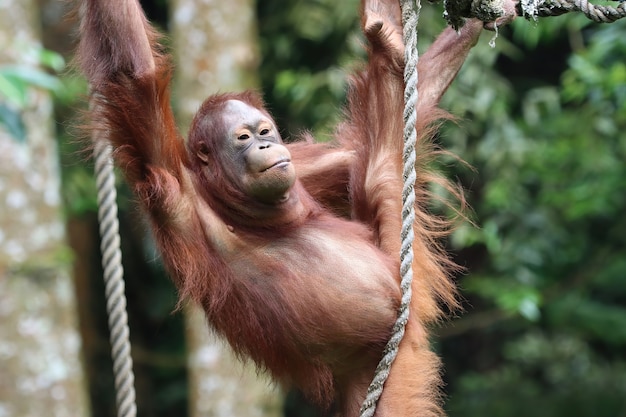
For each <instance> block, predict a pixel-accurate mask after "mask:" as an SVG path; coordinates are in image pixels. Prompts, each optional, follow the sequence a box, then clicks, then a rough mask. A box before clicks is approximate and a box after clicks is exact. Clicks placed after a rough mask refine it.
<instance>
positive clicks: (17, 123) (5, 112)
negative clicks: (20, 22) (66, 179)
mask: <svg viewBox="0 0 626 417" xmlns="http://www.w3.org/2000/svg"><path fill="white" fill-rule="evenodd" d="M24 54H25V60H27V61H28V60H31V61H34V62H35V65H26V64H23V65H4V66H0V124H2V125H4V127H5V128H6V129H7V130H8V132H9V133H10V134H11V136H13V137H14V138H15V139H17V140H19V141H24V140H26V130H25V127H24V123H23V121H22V117H21V112H22V110H23V109H24V108H25V107H27V106H28V105H29V104H30V102H31V98H30V96H29V92H30V89H31V88H41V89H44V90H48V91H51V92H53V93H54V92H58V91H61V90H62V83H61V82H60V81H59V79H58V78H57V77H56V76H55V75H51V74H49V73H48V72H47V71H46V70H45V69H42V68H47V69H50V70H52V71H56V72H58V71H61V70H62V69H63V67H64V66H65V61H64V60H63V58H62V57H61V56H60V55H58V54H56V53H54V52H52V51H48V50H45V49H38V48H33V49H29V50H27V51H25V53H24Z"/></svg>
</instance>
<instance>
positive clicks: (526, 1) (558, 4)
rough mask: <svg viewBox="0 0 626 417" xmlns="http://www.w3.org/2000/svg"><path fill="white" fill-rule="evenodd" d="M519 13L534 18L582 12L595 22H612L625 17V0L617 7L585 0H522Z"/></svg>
mask: <svg viewBox="0 0 626 417" xmlns="http://www.w3.org/2000/svg"><path fill="white" fill-rule="evenodd" d="M518 9H519V10H518V13H519V14H520V15H523V16H526V17H529V18H532V19H536V18H537V17H547V16H560V15H562V14H564V13H569V12H582V13H584V14H585V16H586V17H587V18H588V19H590V20H593V21H594V22H597V23H613V22H615V21H616V20H618V19H621V18H623V17H626V2H620V3H619V4H618V5H617V7H611V6H602V5H594V4H591V3H589V2H588V1H587V0H522V1H521V2H520V3H519V4H518Z"/></svg>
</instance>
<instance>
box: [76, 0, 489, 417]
mask: <svg viewBox="0 0 626 417" xmlns="http://www.w3.org/2000/svg"><path fill="white" fill-rule="evenodd" d="M120 3H121V4H120ZM83 4H84V6H83V9H81V15H82V24H81V38H80V44H79V48H78V58H77V62H78V64H79V66H80V67H81V69H82V70H83V72H84V73H85V74H86V76H87V77H88V79H89V81H90V83H91V87H92V94H91V99H92V107H91V108H92V111H91V118H92V125H91V128H92V130H94V131H96V132H98V133H100V134H98V135H96V137H99V138H100V137H103V136H104V138H106V139H108V140H109V141H110V142H111V143H112V145H113V147H114V148H115V153H114V156H115V159H116V163H117V164H118V166H120V168H121V169H122V170H123V172H124V173H125V175H126V179H127V180H128V182H129V183H130V184H131V186H132V187H133V189H134V191H135V193H136V195H137V197H138V198H139V200H140V202H141V203H142V205H143V207H144V209H145V211H146V214H147V215H148V217H149V218H150V221H151V225H152V229H153V232H154V236H155V240H156V243H157V246H158V248H159V250H160V252H161V254H162V257H163V261H164V263H165V265H166V267H167V269H168V271H169V273H170V275H171V276H172V279H173V280H174V282H175V283H176V285H177V286H178V288H179V291H180V294H181V299H189V300H192V301H194V302H197V303H199V304H200V305H201V306H202V307H203V308H204V310H205V312H206V315H207V318H208V320H209V323H210V324H211V326H212V328H213V329H214V330H215V331H216V332H217V333H218V334H220V335H221V336H223V337H224V338H225V339H226V340H227V341H228V342H229V344H230V345H231V346H232V348H233V349H234V351H235V352H236V353H237V354H239V355H240V356H241V357H242V358H243V359H247V358H249V359H251V360H252V361H254V362H255V363H256V365H257V366H258V367H259V368H261V369H264V370H267V371H269V372H270V373H271V374H272V375H273V376H274V378H275V379H276V380H277V381H279V382H282V383H284V384H293V385H295V386H296V387H298V388H299V389H301V390H302V391H303V392H304V393H305V394H306V395H308V396H309V397H310V398H311V399H313V400H314V401H316V402H317V403H318V404H320V405H321V406H323V407H329V406H330V404H331V403H333V402H335V403H336V407H337V408H338V410H339V411H340V413H341V415H342V416H344V417H354V416H356V415H358V409H359V407H360V404H361V402H362V401H363V399H364V397H365V392H366V389H367V386H368V384H369V382H370V381H371V379H372V376H373V372H374V368H375V366H376V364H377V362H378V361H379V359H380V357H381V356H382V350H383V347H384V345H385V343H386V341H387V340H388V338H389V336H390V332H391V326H392V324H393V322H394V320H395V316H396V311H397V308H398V306H399V302H400V292H399V288H398V282H399V279H400V277H399V259H398V256H399V245H400V224H401V219H400V208H401V201H400V198H401V193H400V190H401V188H402V174H401V153H402V128H403V121H402V109H403V89H404V82H403V76H402V71H403V57H402V55H403V46H402V44H401V36H400V32H401V25H400V17H399V16H400V12H399V8H398V4H397V1H396V0H384V1H383V0H381V1H376V0H364V1H363V4H362V10H361V13H362V20H361V21H362V26H363V30H364V33H365V34H366V37H367V39H368V40H369V43H370V50H369V60H368V63H367V65H366V67H365V68H364V70H363V71H361V72H359V73H357V74H355V75H354V77H353V80H352V82H351V90H350V94H349V102H348V107H347V109H346V115H345V119H344V122H343V123H342V124H341V125H340V126H339V127H338V128H337V132H336V135H335V136H336V140H335V143H334V144H332V145H323V144H315V143H313V141H312V139H311V138H310V137H309V136H305V138H304V140H303V141H301V142H298V143H295V144H292V145H289V146H288V147H289V149H290V150H291V155H292V161H293V163H294V165H295V168H296V173H297V174H298V175H299V177H300V179H299V180H296V182H295V184H294V186H293V188H292V189H291V190H290V191H289V199H287V200H286V201H284V202H280V203H276V204H267V203H261V202H259V201H255V200H253V199H252V198H250V196H248V195H246V193H244V192H242V189H241V187H239V186H238V184H237V183H235V182H233V181H232V175H231V174H232V172H231V171H232V170H233V168H232V166H231V165H232V164H233V161H232V160H229V159H228V158H226V157H225V156H224V153H223V152H221V151H220V144H222V143H223V137H224V135H225V133H224V132H225V130H224V129H225V126H224V120H223V117H222V111H223V105H224V103H225V102H226V101H228V100H231V99H236V100H240V101H243V102H244V103H248V104H249V105H251V106H254V107H256V108H258V109H260V110H261V111H262V112H264V114H267V111H266V110H265V108H264V106H263V103H262V100H261V99H260V97H259V96H258V95H257V94H255V93H252V92H246V93H229V94H224V95H219V96H213V97H210V98H209V99H207V101H206V102H205V103H204V104H203V106H202V107H201V109H200V111H199V112H198V114H197V115H196V118H195V119H194V122H193V124H192V127H191V129H190V136H189V141H188V144H187V147H186V146H185V145H184V142H183V140H182V138H181V137H180V136H179V134H178V133H177V130H176V128H175V123H174V118H173V114H172V110H171V108H170V104H169V79H170V66H169V64H168V58H167V56H165V55H163V54H162V53H161V50H162V47H161V46H160V45H159V44H158V42H157V38H158V37H157V34H156V32H155V31H154V30H153V29H152V28H151V27H150V25H149V24H148V22H147V21H146V19H145V17H144V16H143V13H142V12H141V9H140V6H139V4H138V2H137V0H127V1H105V0H85V1H84V2H83ZM120 10H121V11H120ZM463 31H464V32H463V33H462V34H461V36H460V37H456V38H455V36H456V34H454V33H452V32H451V31H447V32H446V33H444V34H443V35H442V36H441V37H440V38H439V40H438V41H436V43H435V45H434V49H433V51H434V52H433V53H432V54H431V55H428V54H426V55H425V57H426V58H425V59H422V61H420V65H422V66H426V67H425V72H424V73H425V74H426V78H425V80H424V79H422V80H423V81H422V86H423V87H424V90H425V91H426V92H427V93H428V94H427V97H426V99H423V100H421V101H420V103H418V109H419V110H420V113H419V118H418V120H419V122H418V126H417V128H418V131H419V132H420V137H419V143H418V152H420V162H418V165H417V167H416V168H417V171H418V182H417V184H416V187H417V188H416V191H417V195H418V207H417V212H418V213H417V214H418V219H417V221H416V222H415V226H414V228H415V235H416V239H415V244H414V249H415V261H414V264H413V268H414V275H415V279H414V284H413V295H414V298H413V301H412V305H411V307H412V309H413V310H412V313H411V316H410V319H409V323H408V325H407V331H406V335H405V338H404V340H403V341H402V343H401V345H400V351H399V353H398V358H397V360H396V363H395V365H394V367H393V368H392V371H391V374H390V377H389V380H388V383H387V385H386V387H385V391H384V394H383V397H382V398H381V402H380V405H379V410H378V412H377V415H378V416H379V417H380V416H401V415H406V416H417V415H419V416H433V415H440V414H441V413H442V411H441V408H440V406H439V391H438V387H439V385H440V378H439V361H438V359H437V358H436V356H435V355H434V354H433V353H432V352H431V351H430V349H429V341H428V332H427V327H428V325H429V324H430V323H432V322H433V320H437V319H438V318H439V317H440V316H441V310H440V307H439V305H440V303H441V302H444V303H446V304H448V305H449V306H455V305H456V301H455V293H454V286H453V284H452V283H451V281H450V280H449V278H448V276H447V273H446V268H447V266H449V265H450V263H449V261H448V260H447V258H446V256H445V254H444V253H443V251H441V250H440V248H439V246H438V244H437V239H438V237H439V236H440V235H441V234H442V226H443V225H444V222H442V221H441V220H439V219H437V218H435V217H432V216H431V215H429V214H428V212H427V210H426V209H425V208H424V206H425V201H426V198H427V191H426V190H427V189H426V185H427V183H428V181H429V180H430V179H431V176H432V174H430V173H429V172H428V171H427V170H426V169H425V166H424V165H423V163H422V161H424V160H426V159H427V158H429V157H430V156H431V155H432V150H431V149H430V147H431V144H430V142H429V137H430V134H431V133H432V130H433V128H432V126H433V125H434V123H435V122H436V121H437V120H438V119H440V118H441V117H442V116H443V115H444V113H442V112H441V111H439V110H437V109H436V104H437V102H438V99H439V97H440V96H441V94H443V91H445V89H446V88H447V86H448V85H449V83H450V82H451V80H452V79H453V78H454V75H455V74H456V71H458V68H459V67H460V65H461V63H462V61H463V58H464V56H465V54H466V53H467V51H468V50H469V49H470V48H471V46H472V45H473V43H474V42H475V39H476V37H477V35H478V32H479V31H480V27H479V26H477V25H474V24H472V25H468V26H467V27H465V28H464V29H463ZM459 57H461V58H459ZM424 61H425V63H424ZM428 65H435V66H441V67H442V68H441V69H440V68H438V67H437V68H434V69H430V68H429V67H428ZM268 116H269V115H268ZM199 151H201V152H202V154H203V155H204V156H205V158H204V159H202V161H201V160H200V158H199V157H198V156H197V155H198V152H199ZM207 161H208V162H207ZM229 164H230V165H229Z"/></svg>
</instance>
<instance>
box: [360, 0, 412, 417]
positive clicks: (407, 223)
mask: <svg viewBox="0 0 626 417" xmlns="http://www.w3.org/2000/svg"><path fill="white" fill-rule="evenodd" d="M401 7H402V26H403V37H404V45H405V62H406V65H405V67H404V81H405V88H404V101H405V108H404V113H403V115H404V153H403V155H402V160H403V170H402V176H403V179H404V186H403V189H402V230H401V238H402V243H401V249H400V277H401V282H400V287H401V289H402V301H401V305H400V310H399V312H398V318H397V319H396V322H395V323H394V326H393V334H392V336H391V338H390V339H389V342H387V346H385V350H384V354H383V358H382V360H381V361H380V362H379V364H378V366H377V367H376V372H375V374H374V379H373V381H372V383H371V384H370V386H369V387H368V389H367V395H366V397H365V401H364V402H363V405H362V406H361V411H360V413H361V417H372V416H373V415H374V413H375V412H376V404H377V402H378V400H379V399H380V396H381V395H382V393H383V385H384V384H385V381H386V380H387V377H388V376H389V370H390V369H391V364H392V363H393V361H394V360H395V358H396V356H397V354H398V346H399V345H400V341H401V340H402V337H403V336H404V329H405V327H406V323H407V321H408V319H409V305H410V304H411V295H412V292H411V283H412V282H413V268H412V264H413V240H414V234H413V223H414V222H415V188H414V186H415V180H416V174H415V161H416V154H415V143H416V140H417V132H416V130H415V123H416V120H417V110H416V105H417V61H418V59H419V56H418V52H417V23H418V20H419V12H420V8H421V4H420V0H401Z"/></svg>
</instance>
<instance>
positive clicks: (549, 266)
mask: <svg viewBox="0 0 626 417" xmlns="http://www.w3.org/2000/svg"><path fill="white" fill-rule="evenodd" d="M513 26H514V28H513V30H512V34H511V36H510V37H508V38H509V39H512V40H513V42H515V43H514V44H510V43H509V42H508V41H507V40H506V39H505V40H503V39H502V38H499V39H498V41H497V43H498V45H497V48H498V49H497V50H495V51H487V50H480V49H479V50H478V51H477V52H478V54H476V55H475V56H474V59H472V60H471V61H470V62H469V63H468V64H469V65H468V66H467V67H466V68H465V69H464V70H463V72H462V74H461V77H460V79H459V81H458V83H457V84H456V88H454V87H453V91H451V94H450V95H449V96H448V97H447V100H448V102H449V103H450V104H451V105H450V107H451V108H452V109H453V111H454V113H455V114H457V115H461V117H462V119H463V120H464V121H463V122H462V123H461V126H460V128H457V127H451V128H450V130H448V131H446V134H444V135H443V137H444V140H445V141H447V142H449V143H447V145H449V147H450V148H452V149H453V150H454V151H455V152H457V153H458V154H459V155H460V156H461V157H462V158H464V159H466V160H467V161H469V162H470V163H471V164H472V165H473V166H474V167H475V171H472V172H469V171H468V170H467V169H464V168H463V167H460V168H459V169H458V170H457V172H456V173H455V175H457V176H458V177H460V179H461V180H462V182H464V183H465V184H467V185H468V188H469V199H470V202H471V204H472V206H473V209H474V215H473V220H474V221H475V222H476V223H477V224H479V225H480V227H478V228H475V227H474V226H471V225H462V226H461V227H459V229H458V230H457V231H456V232H455V234H454V236H453V238H452V240H451V244H452V245H453V246H454V247H455V248H457V249H456V250H457V251H458V253H459V256H460V257H461V258H462V259H465V258H466V255H464V253H468V254H469V253H472V254H478V258H476V257H473V258H467V259H468V263H469V264H470V265H472V264H475V265H478V267H475V268H472V267H471V266H470V273H469V275H468V276H467V277H465V278H463V279H462V281H461V285H462V287H463V288H464V290H466V292H465V295H466V296H467V297H468V300H469V302H470V303H471V304H472V305H473V306H475V309H473V310H470V312H469V313H468V314H467V315H466V316H465V317H464V318H462V319H461V320H460V323H463V322H465V323H466V324H465V325H464V326H463V328H465V329H475V330H474V332H471V331H469V332H468V333H466V334H461V335H458V336H456V337H453V338H451V339H450V340H445V341H444V343H443V344H442V351H443V352H444V353H446V352H455V351H456V350H455V349H454V348H452V347H450V346H448V345H447V344H448V343H454V344H463V343H468V342H469V341H474V340H482V341H483V343H481V344H480V346H481V349H480V350H474V351H473V352H472V353H468V352H465V353H466V354H469V355H470V356H473V357H474V358H478V360H476V359H475V360H474V361H473V360H472V358H471V357H470V358H462V357H460V356H458V355H454V356H449V355H450V354H452V353H450V354H447V355H446V358H445V359H444V362H445V363H446V364H447V365H448V366H449V367H450V368H451V369H452V374H451V375H450V376H449V377H450V379H451V382H450V387H451V393H450V395H451V401H450V408H451V413H450V415H451V416H454V415H463V416H472V415H477V416H478V415H485V414H487V415H491V416H516V415H520V416H521V415H527V414H536V413H537V411H536V410H540V412H539V413H540V414H541V415H542V416H581V417H582V416H590V415H593V416H615V415H620V414H623V412H624V411H625V410H626V400H624V398H625V396H624V394H625V392H624V386H626V384H625V381H626V355H625V354H624V352H625V351H626V333H625V330H624V329H626V281H625V280H624V277H626V261H624V260H623V258H624V256H623V255H624V253H625V249H626V236H624V233H623V231H624V230H626V221H625V220H624V217H623V215H622V213H624V211H625V210H626V136H624V133H623V132H624V131H626V112H625V111H624V110H625V107H624V106H625V97H626V90H625V87H624V86H625V85H626V78H625V77H626V66H625V65H624V62H626V41H625V40H624V37H623V35H622V34H623V33H624V29H625V28H626V22H621V21H620V22H617V23H614V24H612V25H603V26H600V25H590V24H589V23H587V22H584V21H583V20H581V17H580V16H579V17H568V18H565V19H561V18H559V19H550V20H548V19H542V20H540V21H539V22H538V23H537V24H536V25H535V24H532V23H529V22H525V21H517V22H516V23H515V25H513ZM583 28H584V30H582V29H583ZM531 33H532V34H531ZM479 48H480V47H479ZM546 51H549V52H546ZM548 54H558V56H560V57H562V61H560V62H555V61H554V58H552V62H551V63H550V64H548V61H546V60H545V59H544V58H546V57H547V55H548ZM561 66H562V69H561V68H560V67H561ZM485 315H486V316H488V317H489V316H490V317H491V318H492V319H491V320H485V319H484V317H485ZM478 318H480V319H481V320H478ZM484 323H487V325H486V326H485V325H484ZM487 355H491V356H488V358H489V359H485V360H481V359H480V358H483V357H487ZM533 410H535V411H533Z"/></svg>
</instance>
